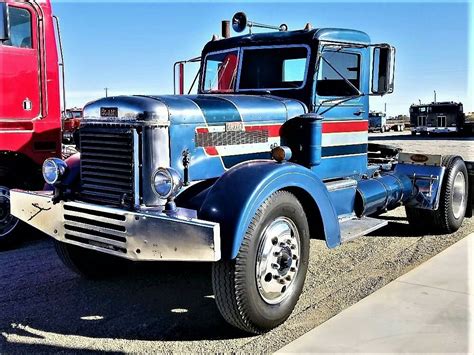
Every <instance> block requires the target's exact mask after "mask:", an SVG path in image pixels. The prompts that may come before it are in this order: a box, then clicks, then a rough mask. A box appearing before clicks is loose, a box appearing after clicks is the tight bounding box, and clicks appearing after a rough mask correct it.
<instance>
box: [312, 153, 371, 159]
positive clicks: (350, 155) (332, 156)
mask: <svg viewBox="0 0 474 355" xmlns="http://www.w3.org/2000/svg"><path fill="white" fill-rule="evenodd" d="M360 155H367V153H358V154H346V155H331V156H328V157H321V159H333V158H346V157H355V156H360Z"/></svg>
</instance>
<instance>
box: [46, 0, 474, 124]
mask: <svg viewBox="0 0 474 355" xmlns="http://www.w3.org/2000/svg"><path fill="white" fill-rule="evenodd" d="M52 3H53V11H54V13H55V14H56V15H57V16H58V17H59V19H60V22H61V34H62V42H63V47H64V57H65V64H66V90H67V105H68V107H72V106H79V107H82V106H84V104H85V103H86V102H88V101H90V100H93V99H96V98H99V97H102V96H105V90H104V88H106V87H107V88H108V93H109V95H120V94H171V93H173V75H172V68H173V63H174V62H175V61H177V60H183V59H189V58H192V57H196V56H199V55H200V52H201V49H202V47H203V46H204V45H205V44H206V42H208V41H209V40H210V39H211V37H212V35H213V34H218V35H220V27H221V21H222V20H224V19H228V20H230V19H231V18H232V16H233V14H234V13H235V12H237V11H244V12H245V13H247V16H248V18H249V19H250V20H253V21H256V22H260V23H268V24H274V25H279V24H281V23H286V24H288V26H289V29H290V30H292V29H301V28H303V27H304V25H305V24H306V23H307V22H310V23H311V24H312V25H313V27H317V28H319V27H341V28H352V29H357V30H362V31H365V32H367V33H368V34H369V36H370V37H371V40H372V42H373V43H380V42H386V43H390V44H391V45H394V46H395V47H396V49H397V57H396V70H395V77H396V79H395V92H394V93H393V94H391V95H386V96H384V97H382V98H378V97H374V98H371V109H375V110H383V109H384V106H385V104H386V106H387V113H388V114H389V115H396V114H407V113H408V108H409V106H410V104H412V103H418V101H419V100H421V102H431V101H433V97H434V90H436V92H437V100H438V101H461V102H463V103H464V106H465V111H474V85H473V84H472V83H474V80H473V79H474V71H473V68H472V64H470V65H469V63H473V62H474V54H473V47H474V35H473V32H474V30H473V26H474V25H473V24H472V22H473V19H474V9H473V8H474V6H473V4H472V2H471V3H470V2H467V1H466V2H461V1H451V2H445V3H443V2H428V1H422V2H417V3H411V2H407V1H399V2H383V1H377V2H375V1H370V2H364V3H360V2H355V1H353V2H339V1H332V2H316V1H313V2H299V3H295V2H289V1H287V2H285V1H278V0H277V1H275V0H273V1H270V2H269V1H261V2H259V3H256V2H250V1H240V2H225V1H220V2H202V1H193V2H183V1H175V2H172V3H171V2H159V1H144V2H134V1H118V2H117V1H115V2H112V1H105V0H104V1H102V2H97V1H95V2H93V1H69V0H62V1H60V0H58V1H54V0H53V1H52ZM232 35H237V34H235V33H232ZM468 67H469V68H468ZM186 70H187V73H186V74H187V76H186V78H187V83H188V85H189V83H190V82H191V80H192V78H193V72H195V70H197V66H196V65H194V67H189V68H186ZM469 76H470V77H471V80H470V82H471V86H470V87H468V82H469V80H468V77H469Z"/></svg>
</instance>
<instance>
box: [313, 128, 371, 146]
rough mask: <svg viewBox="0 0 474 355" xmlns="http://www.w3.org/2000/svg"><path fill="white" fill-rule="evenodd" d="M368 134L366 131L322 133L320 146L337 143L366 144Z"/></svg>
mask: <svg viewBox="0 0 474 355" xmlns="http://www.w3.org/2000/svg"><path fill="white" fill-rule="evenodd" d="M368 142H369V135H368V133H367V132H365V131H364V132H342V133H323V137H322V146H323V147H334V146H338V145H351V144H367V143H368Z"/></svg>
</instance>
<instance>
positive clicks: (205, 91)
mask: <svg viewBox="0 0 474 355" xmlns="http://www.w3.org/2000/svg"><path fill="white" fill-rule="evenodd" d="M230 52H237V66H239V65H240V56H241V48H240V47H233V48H228V49H223V50H220V51H213V52H208V53H206V55H205V56H204V60H203V62H202V70H201V73H202V75H201V80H200V81H201V85H200V91H201V93H204V94H213V93H215V94H226V93H232V92H235V90H236V83H237V76H236V79H235V80H234V83H233V85H232V89H230V90H229V91H218V90H206V89H205V84H206V83H205V80H206V71H207V58H208V57H209V56H211V55H216V54H223V53H230ZM238 70H239V68H238Z"/></svg>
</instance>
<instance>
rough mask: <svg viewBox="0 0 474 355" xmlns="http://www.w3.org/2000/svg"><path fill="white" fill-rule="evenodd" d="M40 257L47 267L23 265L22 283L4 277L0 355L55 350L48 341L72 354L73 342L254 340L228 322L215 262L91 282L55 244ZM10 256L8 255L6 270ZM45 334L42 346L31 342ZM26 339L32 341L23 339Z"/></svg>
mask: <svg viewBox="0 0 474 355" xmlns="http://www.w3.org/2000/svg"><path fill="white" fill-rule="evenodd" d="M44 243H49V241H45V242H44ZM44 243H42V244H44ZM50 244H52V243H50ZM32 247H35V246H34V245H33V246H32ZM40 251H41V252H42V253H43V254H44V255H41V254H42V253H40V255H37V257H38V259H39V260H44V262H43V263H38V259H37V260H35V259H28V260H24V262H23V263H20V264H19V266H16V265H15V270H14V272H15V274H16V275H21V278H20V279H18V278H15V277H14V276H13V275H12V277H11V278H8V277H4V276H1V275H0V288H1V289H3V290H7V291H6V292H2V293H0V307H1V312H0V353H1V352H11V351H15V352H31V351H35V352H38V351H40V352H44V351H46V350H48V351H54V349H55V346H54V345H53V346H51V347H49V346H45V344H44V341H41V338H42V337H45V338H55V339H57V338H61V337H64V338H65V339H66V343H65V344H64V345H65V346H64V348H63V347H57V349H59V350H61V349H62V351H65V350H66V349H68V348H69V346H68V344H67V336H74V337H87V338H92V339H98V338H102V339H104V338H105V339H119V340H135V341H136V340H145V341H146V340H154V341H176V340H180V341H183V340H218V339H233V338H243V337H247V336H249V335H248V334H246V333H243V332H241V331H238V330H236V329H235V328H233V327H231V326H230V325H228V324H227V323H226V322H225V321H224V320H223V319H222V317H221V315H220V313H219V311H218V309H217V307H216V304H215V301H214V298H213V291H212V286H211V266H210V264H202V263H169V262H168V263H160V264H157V263H149V264H148V263H145V264H133V263H131V266H130V268H129V270H128V271H127V272H126V273H125V274H124V275H122V276H118V277H115V278H112V279H108V280H103V281H88V280H85V279H82V278H80V277H79V276H76V275H75V274H73V273H71V272H69V271H68V270H67V269H66V268H65V267H64V266H63V265H62V264H61V262H60V261H59V259H58V258H57V257H56V255H55V252H54V250H53V246H52V245H49V246H46V247H45V246H44V245H42V250H40ZM2 254H3V255H2ZM6 254H7V252H5V253H1V254H0V267H1V266H2V264H3V261H4V259H2V258H3V257H5V256H6ZM21 269H23V270H21ZM18 325H21V326H18ZM31 329H32V330H33V331H30V330H31ZM38 336H39V337H40V338H39V340H40V341H38V343H39V344H38V346H37V347H36V345H33V344H27V343H28V342H33V343H34V342H35V340H36V339H38ZM22 337H27V338H29V340H31V341H27V342H22V341H15V339H17V340H18V339H20V338H22ZM20 340H21V339H20ZM74 349H77V348H76V347H74Z"/></svg>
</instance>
